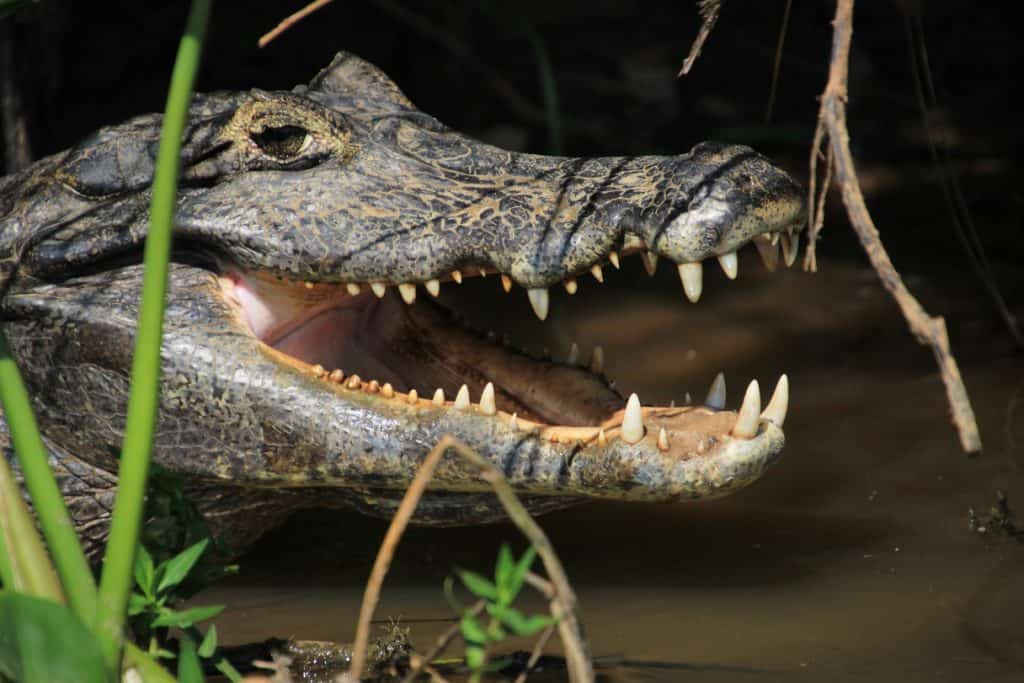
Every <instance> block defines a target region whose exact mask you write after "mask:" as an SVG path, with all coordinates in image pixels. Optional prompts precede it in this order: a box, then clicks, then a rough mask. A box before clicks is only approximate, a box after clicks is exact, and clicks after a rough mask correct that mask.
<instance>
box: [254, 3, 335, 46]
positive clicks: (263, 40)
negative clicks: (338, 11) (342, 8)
mask: <svg viewBox="0 0 1024 683" xmlns="http://www.w3.org/2000/svg"><path fill="white" fill-rule="evenodd" d="M331 2H333V0H313V2H311V3H309V4H308V5H306V6H305V7H303V8H302V9H300V10H299V11H298V12H296V13H294V14H289V15H288V16H287V17H285V18H284V19H282V20H281V23H280V24H278V25H277V26H275V27H274V28H273V29H272V30H270V31H267V32H266V33H264V34H263V35H262V36H260V39H259V41H258V42H257V43H256V44H257V45H259V46H260V47H266V46H267V44H268V43H269V42H270V41H272V40H274V39H275V38H277V37H278V36H279V35H281V34H282V33H284V32H285V31H287V30H288V29H290V28H291V27H292V26H293V25H295V24H297V23H299V22H300V21H302V20H303V19H305V18H306V17H308V16H309V15H310V14H312V13H313V12H315V11H317V10H318V9H320V8H321V7H324V6H326V5H329V4H331Z"/></svg>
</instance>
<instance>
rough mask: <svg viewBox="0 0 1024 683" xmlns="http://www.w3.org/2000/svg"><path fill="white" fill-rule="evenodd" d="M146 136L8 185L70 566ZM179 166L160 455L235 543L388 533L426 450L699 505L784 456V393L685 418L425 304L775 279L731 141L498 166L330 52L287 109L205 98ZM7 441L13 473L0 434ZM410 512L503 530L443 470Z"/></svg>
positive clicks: (13, 255)
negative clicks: (370, 518)
mask: <svg viewBox="0 0 1024 683" xmlns="http://www.w3.org/2000/svg"><path fill="white" fill-rule="evenodd" d="M160 125H161V117H160V116H158V115H146V116H139V117H137V118H134V119H131V120H129V121H127V122H126V123H123V124H120V125H115V126H110V127H106V128H102V129H101V130H99V131H97V132H96V133H94V134H92V135H90V136H89V137H87V138H86V139H85V140H83V141H82V142H81V143H80V144H78V145H77V146H76V147H74V148H72V149H70V150H67V151H65V152H62V153H59V154H55V155H53V156H50V157H47V158H44V159H42V160H40V161H38V162H36V163H35V164H34V165H32V166H31V167H29V168H28V169H27V170H25V171H24V172H22V173H19V174H17V175H12V176H9V177H6V178H3V179H2V180H0V287H2V290H0V296H2V300H0V303H2V306H0V320H2V325H3V329H4V331H5V333H6V334H7V337H8V339H9V340H10V343H11V346H12V349H13V353H14V355H15V358H16V360H17V362H18V364H19V366H20V367H21V370H22V372H23V374H24V376H25V379H26V382H27V384H28V387H29V391H30V394H31V396H32V399H33V401H34V408H35V411H36V413H37V415H38V418H39V421H40V425H41V429H42V431H43V435H44V438H45V442H46V445H47V447H48V448H49V451H50V454H51V463H52V465H53V467H54V468H55V469H56V471H57V473H58V477H59V480H60V484H61V487H62V489H63V491H64V493H65V495H66V496H67V499H68V501H69V505H70V508H71V510H72V515H73V518H74V520H75V523H76V525H77V527H78V529H79V532H80V535H81V536H82V538H83V539H84V542H85V543H86V545H87V548H88V550H89V552H90V554H93V553H95V551H96V549H97V548H99V547H100V546H101V544H102V542H103V540H104V538H105V534H106V532H107V527H108V522H109V515H110V510H111V506H112V502H113V492H114V489H115V487H116V484H117V478H116V472H117V464H118V453H119V448H120V444H121V440H122V436H123V432H124V420H125V407H126V399H127V396H128V386H129V367H130V363H131V355H132V344H133V339H134V335H135V330H136V317H137V314H138V306H139V298H140V290H141V283H142V266H141V265H140V261H141V257H140V254H141V247H142V244H143V241H144V240H145V238H146V232H147V224H148V207H149V204H150V198H151V185H150V183H151V179H152V175H153V166H154V158H155V154H156V148H157V142H158V139H159V132H160ZM181 159H182V160H181V164H182V173H181V182H180V189H179V194H178V198H177V206H176V220H175V227H174V256H173V263H172V266H171V271H170V289H169V294H168V298H167V311H166V323H165V333H164V338H163V346H162V362H163V366H162V377H161V399H160V406H159V425H158V433H157V435H156V442H155V451H154V458H155V462H156V463H157V464H158V465H160V466H161V467H162V468H164V469H165V470H168V471H170V472H173V473H177V474H178V475H181V477H183V478H184V480H185V481H187V483H188V484H187V490H188V491H189V492H191V493H192V494H193V495H194V496H195V499H196V500H197V501H198V503H199V505H200V507H201V509H203V510H204V511H205V513H206V514H207V516H208V517H209V519H210V520H211V522H212V523H213V526H214V529H215V530H216V531H218V532H220V533H224V534H226V536H227V537H228V538H229V539H230V540H231V541H232V542H233V543H234V544H235V547H236V548H237V547H241V546H243V545H245V544H246V543H248V542H250V541H252V540H253V539H255V538H256V537H257V536H258V535H259V534H260V533H262V532H263V531H264V530H266V529H268V528H269V527H271V526H273V525H274V524H275V523H277V522H278V521H280V520H281V519H282V518H283V517H284V516H285V515H286V514H288V513H290V512H292V511H294V510H296V509H299V508H303V507H310V506H316V507H332V506H339V505H343V506H354V507H355V508H358V509H359V510H362V511H364V512H366V513H368V514H373V515H384V516H387V515H390V514H391V513H392V512H393V510H394V509H395V507H396V506H397V503H398V501H399V500H400V499H401V496H402V494H403V489H404V487H405V486H407V485H408V483H409V482H410V481H411V479H412V477H413V476H414V474H415V472H416V470H417V467H418V465H419V464H420V463H421V462H422V460H423V459H424V457H425V456H426V454H427V453H428V452H429V451H430V449H431V447H432V446H434V445H435V444H436V443H437V442H438V440H439V439H441V438H442V436H444V435H453V436H454V437H455V438H457V439H459V440H461V441H462V442H464V443H466V444H468V445H469V446H471V447H472V448H474V449H475V450H476V451H478V452H479V453H481V454H482V455H483V456H485V457H486V458H488V459H489V460H490V461H491V462H492V463H494V464H495V465H497V466H498V467H499V468H500V469H501V471H502V472H504V474H505V476H506V477H507V478H508V480H509V482H511V484H512V485H513V486H514V488H515V490H516V491H517V492H518V493H519V494H520V495H521V497H522V499H523V500H524V501H525V503H526V504H527V506H528V507H529V508H530V509H531V510H534V511H538V512H542V511H545V510H550V509H554V508H559V507H562V506H566V505H569V504H571V503H575V502H578V501H582V500H585V499H591V498H605V499H622V500H636V501H676V500H686V499H696V498H704V497H709V496H720V495H723V494H726V493H729V492H731V491H735V490H737V489H739V488H741V487H743V486H745V485H747V484H749V483H751V482H753V481H755V480H756V479H757V478H758V477H760V475H761V474H762V473H763V472H764V471H765V469H766V467H767V466H768V465H769V464H771V463H772V462H773V461H774V460H775V459H776V457H777V456H778V454H779V453H780V451H781V449H782V447H783V441H784V436H783V431H782V426H783V420H784V418H785V414H786V406H787V402H788V382H787V380H785V377H784V376H783V378H782V379H781V380H780V382H779V384H778V385H777V387H776V389H775V391H774V394H773V397H772V399H771V400H770V401H769V402H768V403H767V406H766V407H765V408H764V410H762V406H761V398H760V393H759V389H758V386H757V384H756V382H755V383H751V385H750V386H749V387H748V389H747V391H746V395H745V398H744V400H743V402H742V405H741V407H740V408H739V409H738V410H737V411H735V412H734V411H731V410H726V409H725V387H724V384H723V383H722V382H720V381H716V382H715V383H714V385H713V386H712V389H711V391H710V392H709V394H708V397H707V399H706V401H705V404H704V405H699V406H698V405H680V406H674V405H670V406H654V405H642V404H641V403H640V402H639V400H638V399H637V397H636V395H635V394H633V395H629V397H628V399H627V398H624V396H627V395H628V394H627V393H626V392H623V393H620V392H619V391H618V390H616V388H615V387H614V385H612V384H611V383H610V382H609V381H608V380H607V379H606V377H605V376H604V374H603V372H602V363H603V354H602V353H601V352H600V350H599V349H595V353H594V354H593V357H592V358H591V359H590V360H589V361H588V362H581V360H580V358H579V354H578V352H577V351H576V350H575V349H573V351H572V352H571V353H570V357H569V358H568V359H567V360H565V361H553V360H550V359H547V358H537V357H533V356H531V355H529V354H527V353H524V352H521V351H518V350H517V349H516V348H514V347H513V346H511V345H509V344H505V343H502V341H500V340H496V339H494V338H493V337H492V336H488V335H486V334H481V333H479V332H477V331H475V330H473V329H471V328H470V327H468V326H467V325H466V324H465V323H464V322H463V320H464V317H463V316H461V315H459V314H458V313H455V312H453V311H452V310H451V309H449V308H446V307H445V306H443V305H441V304H440V303H438V302H437V301H435V298H436V297H438V295H439V293H440V291H441V288H442V287H445V288H447V287H450V286H458V284H461V283H462V282H463V281H465V280H467V279H469V278H471V277H483V276H487V277H492V278H494V280H500V282H501V284H502V285H503V287H504V288H505V290H506V291H508V290H510V289H512V288H514V287H519V288H522V290H523V291H524V292H525V295H526V297H527V298H528V300H529V302H530V304H531V305H532V307H533V310H534V311H535V312H536V314H537V316H538V317H539V318H540V319H541V320H544V319H545V318H547V317H548V313H549V301H550V299H549V296H550V295H549V289H550V288H552V287H558V288H559V289H561V288H562V287H564V288H565V289H566V290H567V291H568V293H569V294H573V293H574V292H575V291H576V289H577V279H578V278H580V277H581V276H587V277H591V276H592V277H595V278H597V279H598V280H601V279H602V274H603V271H602V268H606V267H608V264H610V265H611V266H612V267H615V268H618V267H619V264H620V260H621V259H624V258H625V257H627V256H628V255H631V254H635V255H638V256H639V257H641V258H643V259H644V260H645V264H646V265H647V266H648V267H649V268H651V267H654V265H655V264H656V259H658V258H661V259H663V262H664V261H670V262H672V263H673V264H675V265H676V266H677V267H678V269H679V274H680V277H681V280H682V286H683V290H684V293H685V296H686V297H687V298H688V299H689V300H691V301H697V299H699V297H700V295H701V287H702V267H703V265H702V264H703V263H704V262H705V261H710V260H712V259H716V260H717V261H718V262H719V263H720V264H721V267H722V268H723V269H724V271H725V273H726V275H728V277H730V278H735V277H736V272H737V256H736V251H737V249H739V248H740V247H742V246H743V245H745V244H747V243H751V242H752V243H754V244H755V245H756V246H757V248H758V250H759V251H760V252H761V256H762V258H763V259H764V260H765V263H766V264H767V265H768V266H770V267H771V266H774V264H775V263H777V262H778V261H779V250H780V247H781V251H782V257H783V259H784V260H785V261H786V262H787V265H789V264H791V263H792V261H793V259H794V258H795V255H796V249H797V247H798V244H799V241H798V240H799V232H800V230H801V226H802V224H803V222H804V221H805V210H804V208H805V202H804V200H803V192H802V191H801V189H800V187H799V185H798V183H796V182H795V181H794V180H793V179H792V178H791V177H790V176H789V175H787V174H786V173H785V172H783V171H782V170H780V169H779V168H777V167H776V166H774V165H773V164H772V163H770V162H769V161H768V160H767V159H766V158H764V157H763V156H761V155H759V154H758V153H756V152H754V151H753V150H752V149H750V148H748V147H743V146H735V145H723V144H716V143H709V142H705V143H701V144H698V145H697V146H696V147H694V148H693V149H692V150H691V151H690V152H688V153H686V154H681V155H677V156H637V157H602V158H566V157H554V156H541V155H535V154H522V153H515V152H511V151H505V150H502V149H499V148H496V147H492V146H489V145H486V144H483V143H481V142H478V141H476V140H473V139H471V138H469V137H467V136H465V135H462V134H460V133H458V132H456V131H453V130H451V129H450V128H448V127H446V126H444V125H443V124H441V123H440V122H439V121H437V120H436V119H434V118H432V117H431V116H428V115H426V114H424V113H422V112H420V111H419V110H418V109H416V107H415V106H413V104H412V103H411V102H410V101H409V100H408V99H407V98H406V97H405V96H404V95H403V93H402V92H401V91H400V90H399V89H398V87H397V86H396V85H395V84H394V83H393V82H392V81H391V80H389V79H388V78H387V76H385V75H384V74H383V73H382V72H381V71H380V70H378V69H377V68H376V67H374V66H373V65H371V64H369V63H367V62H365V61H363V60H361V59H359V58H357V57H355V56H352V55H349V54H344V53H342V54H339V55H338V56H337V57H336V58H335V59H334V60H333V62H332V63H331V64H330V65H329V66H328V67H327V68H326V69H324V70H323V71H322V72H320V73H319V74H318V75H317V76H316V77H315V78H314V79H313V81H312V82H311V83H310V84H309V85H308V86H305V87H303V86H299V87H297V88H295V89H294V90H292V91H290V92H266V91H263V90H252V91H249V92H240V93H214V94H208V95H197V96H196V97H195V99H194V100H193V103H192V105H191V108H190V110H189V118H188V123H187V127H186V132H185V135H184V142H183V150H182V153H181ZM492 281H493V280H492ZM492 286H493V285H492ZM638 348H641V346H640V344H639V343H638ZM0 448H3V450H4V451H5V453H6V455H7V457H8V458H9V459H10V460H11V461H12V462H14V463H15V464H16V458H14V456H13V454H12V449H11V447H10V439H9V435H8V432H7V428H6V426H5V425H4V423H3V420H2V419H0ZM417 515H418V517H417V519H418V521H419V522H422V523H428V524H429V523H433V524H476V523H483V522H488V521H493V520H496V519H498V518H500V517H501V516H502V515H501V509H500V507H499V506H498V505H497V503H496V502H495V500H494V499H493V497H492V495H491V494H490V493H489V489H488V486H487V484H486V483H485V482H484V481H483V480H482V479H481V477H480V476H479V473H478V472H476V471H475V470H474V469H473V468H472V467H471V466H470V465H468V464H465V463H463V462H461V461H460V460H458V459H455V458H454V457H452V456H449V457H448V458H446V459H445V460H444V461H443V462H442V464H441V466H440V468H439V469H438V471H437V475H436V477H435V479H434V484H433V485H432V488H431V489H430V491H429V493H428V495H427V496H426V498H425V499H424V501H423V502H422V503H421V506H420V509H419V510H418V512H417Z"/></svg>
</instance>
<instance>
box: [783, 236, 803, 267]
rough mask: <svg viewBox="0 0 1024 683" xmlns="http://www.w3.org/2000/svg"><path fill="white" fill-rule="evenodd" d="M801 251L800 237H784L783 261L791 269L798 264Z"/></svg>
mask: <svg viewBox="0 0 1024 683" xmlns="http://www.w3.org/2000/svg"><path fill="white" fill-rule="evenodd" d="M799 251H800V235H799V233H798V234H796V235H790V234H788V233H787V234H785V235H783V236H782V260H783V261H785V262H786V267H787V268H789V267H790V266H792V265H793V264H794V263H796V255H797V253H799Z"/></svg>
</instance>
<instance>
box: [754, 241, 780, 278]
mask: <svg viewBox="0 0 1024 683" xmlns="http://www.w3.org/2000/svg"><path fill="white" fill-rule="evenodd" d="M754 246H755V247H757V253H758V254H760V255H761V262H762V263H764V267H765V269H767V270H768V272H770V273H771V272H775V269H776V268H778V266H779V247H778V245H775V244H772V238H771V237H769V236H768V235H758V236H757V237H755V238H754Z"/></svg>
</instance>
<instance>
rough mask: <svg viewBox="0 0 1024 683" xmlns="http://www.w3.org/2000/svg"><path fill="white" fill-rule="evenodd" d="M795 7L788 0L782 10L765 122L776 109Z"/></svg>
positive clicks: (770, 118) (768, 120) (790, 0)
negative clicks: (790, 18) (783, 58)
mask: <svg viewBox="0 0 1024 683" xmlns="http://www.w3.org/2000/svg"><path fill="white" fill-rule="evenodd" d="M792 9H793V0H786V8H785V9H784V10H782V27H781V28H780V29H779V42H778V43H777V44H776V45H775V64H774V65H773V66H772V87H771V90H769V91H768V107H767V109H766V110H765V112H764V122H765V123H769V122H771V120H772V110H774V109H775V93H776V91H777V90H778V87H779V70H780V69H781V68H782V48H783V47H785V45H786V32H787V31H788V29H789V13H790V11H791V10H792Z"/></svg>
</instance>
